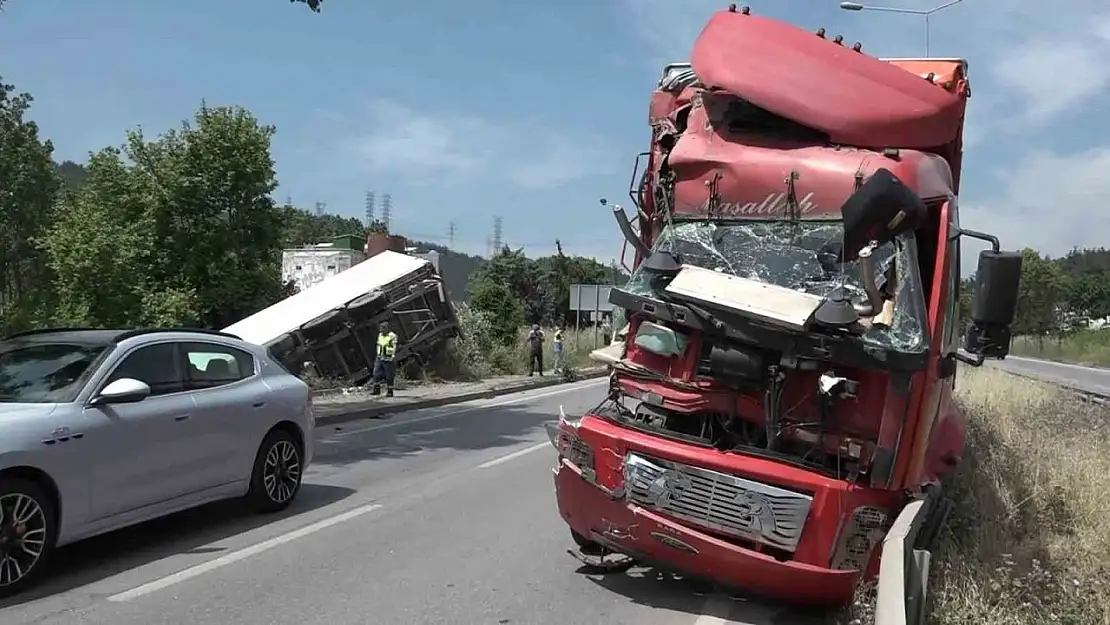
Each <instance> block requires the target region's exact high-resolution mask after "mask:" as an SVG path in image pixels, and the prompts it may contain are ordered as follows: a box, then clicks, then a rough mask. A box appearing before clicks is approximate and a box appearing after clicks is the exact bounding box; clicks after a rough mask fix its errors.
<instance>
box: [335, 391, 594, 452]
mask: <svg viewBox="0 0 1110 625" xmlns="http://www.w3.org/2000/svg"><path fill="white" fill-rule="evenodd" d="M603 383H604V384H608V383H609V380H602V381H599V382H592V383H590V384H582V385H575V386H571V387H569V388H561V389H559V390H557V391H548V392H546V393H539V394H538V395H526V396H524V397H516V398H514V399H507V400H505V401H499V402H495V403H492V404H482V405H481V406H468V407H466V408H460V409H458V410H450V411H448V412H441V413H439V414H433V415H427V416H424V417H416V418H413V419H401V420H398V421H390V422H389V423H378V424H375V425H371V426H369V427H365V428H359V429H357V430H344V431H342V432H336V433H335V434H332V435H331V436H328V437H327V438H326V439H324V440H323V441H322V442H327V441H328V440H329V439H335V438H344V437H347V436H354V435H356V434H362V433H363V432H373V431H375V430H387V429H389V428H395V427H401V426H403V425H408V424H410V423H421V422H423V421H432V420H434V419H443V418H445V417H453V416H455V415H460V414H465V413H468V412H475V411H478V410H488V409H490V408H500V407H501V406H509V405H512V404H519V403H521V402H525V401H531V400H533V399H540V398H541V397H551V396H552V395H560V394H562V393H571V392H574V391H579V390H582V389H584V388H592V387H594V386H600V385H601V384H603ZM325 427H326V426H325Z"/></svg>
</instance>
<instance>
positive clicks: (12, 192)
mask: <svg viewBox="0 0 1110 625" xmlns="http://www.w3.org/2000/svg"><path fill="white" fill-rule="evenodd" d="M32 101H33V100H32V98H31V96H30V95H28V94H26V93H16V91H15V87H13V86H12V85H8V84H4V82H3V80H0V330H4V331H12V330H19V329H23V328H26V327H28V326H29V325H31V324H32V323H33V321H34V319H35V318H36V317H39V316H42V315H44V314H46V310H47V309H48V308H49V306H50V301H49V300H50V295H51V289H50V282H51V280H50V273H49V270H48V269H47V267H46V263H45V262H44V254H43V253H42V251H41V250H40V249H39V248H38V247H37V246H36V244H35V242H36V241H37V240H38V239H39V238H40V237H42V236H43V235H44V234H45V233H46V231H47V229H48V228H49V226H50V220H51V217H52V215H53V214H54V204H55V201H56V199H57V195H58V191H59V189H61V185H62V182H61V178H60V177H59V176H58V174H57V171H56V170H55V167H54V162H53V160H52V154H53V151H54V147H53V145H52V144H51V143H50V141H43V140H41V139H40V138H39V130H38V126H37V125H35V123H34V122H32V121H30V120H28V119H26V118H25V115H26V113H27V111H28V109H29V108H30V106H31V103H32Z"/></svg>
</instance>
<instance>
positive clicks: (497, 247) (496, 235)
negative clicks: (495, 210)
mask: <svg viewBox="0 0 1110 625" xmlns="http://www.w3.org/2000/svg"><path fill="white" fill-rule="evenodd" d="M501 244H502V241H501V218H500V217H494V218H493V253H494V254H495V255H496V254H500V253H501Z"/></svg>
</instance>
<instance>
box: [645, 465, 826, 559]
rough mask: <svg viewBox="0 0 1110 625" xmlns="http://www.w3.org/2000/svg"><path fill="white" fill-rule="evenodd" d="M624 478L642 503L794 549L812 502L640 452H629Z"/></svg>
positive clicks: (717, 529) (707, 526)
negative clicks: (650, 456) (643, 454)
mask: <svg viewBox="0 0 1110 625" xmlns="http://www.w3.org/2000/svg"><path fill="white" fill-rule="evenodd" d="M624 478H625V488H626V491H627V493H628V498H629V500H631V501H633V502H635V503H637V504H639V505H642V506H644V507H647V508H652V509H655V510H657V511H659V512H662V513H664V514H666V515H668V516H672V517H674V518H676V519H681V520H683V521H688V522H689V523H691V524H694V525H698V526H701V527H702V528H705V529H707V530H710V531H713V532H717V533H720V534H724V535H726V536H733V537H736V538H742V539H747V540H751V541H754V542H758V543H762V544H765V545H769V546H771V547H775V548H778V549H783V550H785V551H789V552H791V553H793V552H794V550H795V549H797V547H798V541H799V540H800V539H801V536H802V526H803V525H804V524H805V520H806V515H808V514H809V508H810V506H811V505H812V504H813V498H812V497H810V496H809V495H805V494H802V493H796V492H793V491H789V490H786V489H782V488H778V487H775V486H770V485H767V484H761V483H759V482H753V481H751V480H747V479H744V478H742V477H737V476H735V475H729V474H727V473H720V472H717V471H711V470H709V469H702V468H699V467H694V466H690V465H687V464H679V463H677V462H671V461H668V460H661V459H658V458H649V457H647V456H642V455H639V454H635V453H630V454H628V455H627V456H626V457H625V464H624Z"/></svg>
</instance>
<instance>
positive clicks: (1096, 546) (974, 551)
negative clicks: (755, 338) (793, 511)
mask: <svg viewBox="0 0 1110 625" xmlns="http://www.w3.org/2000/svg"><path fill="white" fill-rule="evenodd" d="M956 389H957V391H956V392H957V395H958V397H959V401H960V403H961V404H962V405H963V406H964V408H965V410H966V411H967V415H968V421H969V425H968V449H967V452H966V453H965V456H964V464H963V466H962V467H961V469H960V471H959V472H958V474H957V475H956V476H954V478H953V479H952V480H951V483H950V484H947V485H946V488H947V492H948V495H949V496H950V497H951V498H952V499H953V500H954V501H955V502H956V510H955V511H954V513H953V516H952V517H951V519H950V520H949V523H948V526H947V528H946V529H945V531H944V533H943V535H942V541H941V545H940V547H938V549H937V551H936V553H935V554H934V560H933V567H932V571H931V579H930V584H929V595H930V597H929V598H930V606H929V623H936V624H939V625H1040V624H1042V623H1045V624H1048V623H1060V624H1064V625H1099V624H1103V625H1110V423H1108V420H1110V410H1107V409H1106V408H1103V407H1101V406H1097V405H1094V404H1090V403H1086V402H1083V401H1081V400H1079V399H1078V398H1077V397H1075V396H1074V395H1072V394H1069V393H1067V392H1066V391H1062V390H1060V389H1058V388H1056V387H1053V386H1051V385H1048V384H1043V383H1040V382H1035V381H1030V380H1027V379H1024V378H1019V377H1015V376H1012V375H1009V374H1006V373H1003V372H1001V371H999V370H997V369H991V368H988V367H984V368H982V369H977V370H975V369H973V370H966V369H965V370H964V371H962V372H961V374H960V376H959V378H958V379H957V382H956ZM870 599H871V597H866V598H865V600H864V601H863V602H861V605H857V606H856V610H855V612H856V614H855V615H854V617H855V619H858V620H855V622H857V623H866V622H868V621H869V620H870V619H871V609H870V606H869V605H867V603H869V600H870ZM849 618H851V617H849Z"/></svg>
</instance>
